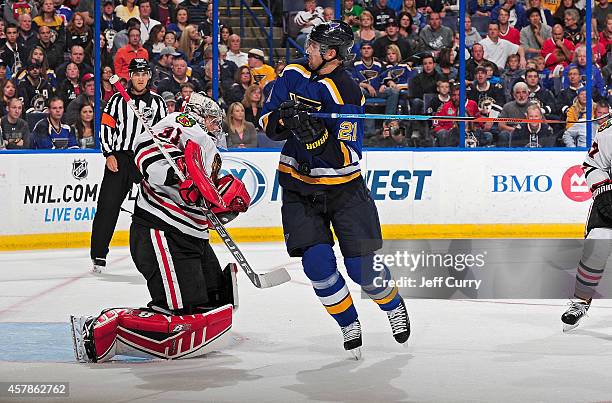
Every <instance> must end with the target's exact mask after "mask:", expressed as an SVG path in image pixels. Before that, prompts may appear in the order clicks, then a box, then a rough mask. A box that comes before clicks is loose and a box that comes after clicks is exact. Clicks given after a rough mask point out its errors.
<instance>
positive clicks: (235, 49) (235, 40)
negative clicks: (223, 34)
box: [226, 34, 249, 67]
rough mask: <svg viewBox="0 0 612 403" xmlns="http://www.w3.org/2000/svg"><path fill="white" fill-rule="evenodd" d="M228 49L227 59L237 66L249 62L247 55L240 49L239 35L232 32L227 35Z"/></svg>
mask: <svg viewBox="0 0 612 403" xmlns="http://www.w3.org/2000/svg"><path fill="white" fill-rule="evenodd" d="M228 41H229V50H228V52H227V57H226V59H227V60H230V61H232V62H234V63H235V64H236V66H238V67H242V66H246V65H247V64H248V63H249V55H248V54H247V53H244V52H242V51H241V50H240V36H238V35H236V34H232V35H230V36H229V39H228Z"/></svg>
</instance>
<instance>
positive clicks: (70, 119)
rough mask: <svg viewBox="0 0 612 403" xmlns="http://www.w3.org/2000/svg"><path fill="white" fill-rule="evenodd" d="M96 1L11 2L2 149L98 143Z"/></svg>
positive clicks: (5, 21)
mask: <svg viewBox="0 0 612 403" xmlns="http://www.w3.org/2000/svg"><path fill="white" fill-rule="evenodd" d="M93 7H94V1H93V0H80V1H72V0H67V1H65V2H62V1H58V0H5V1H4V2H3V5H2V7H0V10H2V19H1V20H0V149H51V148H56V149H63V148H94V147H95V145H96V144H95V143H96V142H95V135H94V132H95V130H94V123H93V122H94V92H95V89H94V88H95V80H94V76H93V25H94V9H93Z"/></svg>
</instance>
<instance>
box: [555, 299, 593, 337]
mask: <svg viewBox="0 0 612 403" xmlns="http://www.w3.org/2000/svg"><path fill="white" fill-rule="evenodd" d="M568 305H569V306H570V307H569V308H568V309H567V311H565V313H563V315H561V322H563V331H564V332H567V331H570V330H572V329H574V328H575V327H576V326H578V325H579V324H580V321H581V320H582V318H583V317H585V316H586V315H587V311H588V310H589V307H590V306H591V300H588V301H585V300H576V301H570V303H569V304H568Z"/></svg>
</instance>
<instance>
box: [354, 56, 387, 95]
mask: <svg viewBox="0 0 612 403" xmlns="http://www.w3.org/2000/svg"><path fill="white" fill-rule="evenodd" d="M382 71H383V65H382V63H381V62H379V61H378V60H373V61H372V64H370V65H369V66H368V65H367V64H366V63H364V62H363V61H362V60H358V61H356V62H354V63H353V68H352V70H351V74H352V75H353V78H354V79H355V81H357V82H358V83H364V82H367V83H368V84H370V85H371V86H372V87H374V89H376V91H378V89H379V88H380V85H381V81H380V76H381V73H382Z"/></svg>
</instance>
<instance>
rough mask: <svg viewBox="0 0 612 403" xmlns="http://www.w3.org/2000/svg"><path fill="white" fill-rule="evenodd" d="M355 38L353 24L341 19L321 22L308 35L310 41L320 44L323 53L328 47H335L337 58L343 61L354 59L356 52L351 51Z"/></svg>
mask: <svg viewBox="0 0 612 403" xmlns="http://www.w3.org/2000/svg"><path fill="white" fill-rule="evenodd" d="M354 38H355V37H354V35H353V30H352V28H351V26H350V25H349V24H347V23H346V22H344V21H340V20H333V21H328V22H324V23H322V24H319V25H317V26H316V27H314V28H313V29H312V31H310V34H309V35H308V40H309V41H313V42H316V43H318V44H319V45H320V48H321V55H323V54H325V52H326V51H327V50H328V49H335V50H336V58H337V59H339V60H342V61H351V60H352V59H353V57H354V54H352V53H351V49H352V47H353V44H354V42H355V40H354ZM306 43H308V42H306Z"/></svg>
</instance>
